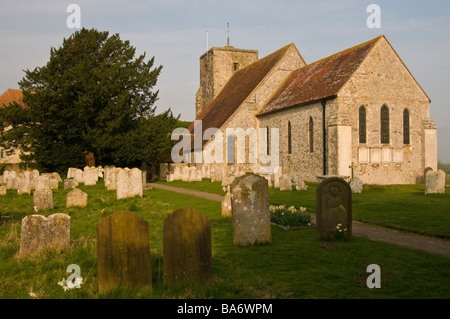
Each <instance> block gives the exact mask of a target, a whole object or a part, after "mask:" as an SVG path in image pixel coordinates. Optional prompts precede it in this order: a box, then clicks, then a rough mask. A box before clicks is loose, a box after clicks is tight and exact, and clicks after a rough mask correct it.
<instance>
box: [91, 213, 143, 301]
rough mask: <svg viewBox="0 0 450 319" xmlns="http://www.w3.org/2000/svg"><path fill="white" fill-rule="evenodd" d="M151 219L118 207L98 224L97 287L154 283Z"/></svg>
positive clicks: (102, 288) (106, 288)
mask: <svg viewBox="0 0 450 319" xmlns="http://www.w3.org/2000/svg"><path fill="white" fill-rule="evenodd" d="M148 236H149V233H148V223H147V222H146V221H145V220H144V219H143V218H142V217H141V216H138V215H136V214H134V213H132V212H129V211H118V212H115V213H113V214H111V215H109V216H107V217H105V218H103V219H102V220H101V221H100V223H98V225H97V267H98V280H97V281H98V290H99V293H100V294H103V293H106V292H108V291H109V290H111V289H114V288H117V287H119V286H143V285H149V286H151V284H152V268H151V259H150V258H151V257H150V242H149V237H148Z"/></svg>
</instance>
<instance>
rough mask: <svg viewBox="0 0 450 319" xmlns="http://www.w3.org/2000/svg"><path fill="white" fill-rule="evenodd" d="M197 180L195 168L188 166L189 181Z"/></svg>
mask: <svg viewBox="0 0 450 319" xmlns="http://www.w3.org/2000/svg"><path fill="white" fill-rule="evenodd" d="M196 180H197V169H196V168H195V167H194V166H192V167H189V182H195V181H196Z"/></svg>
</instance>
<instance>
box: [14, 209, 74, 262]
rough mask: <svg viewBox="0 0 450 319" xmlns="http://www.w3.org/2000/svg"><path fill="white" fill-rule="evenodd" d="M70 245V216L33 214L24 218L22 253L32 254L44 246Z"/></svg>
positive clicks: (56, 247) (21, 240) (63, 247)
mask: <svg viewBox="0 0 450 319" xmlns="http://www.w3.org/2000/svg"><path fill="white" fill-rule="evenodd" d="M69 246H70V216H69V215H67V214H53V215H50V216H48V217H44V216H42V215H31V216H27V217H25V218H24V219H22V227H21V232H20V252H19V253H20V255H21V256H24V255H31V254H34V253H37V252H38V251H40V250H41V249H44V248H55V249H65V248H68V247H69Z"/></svg>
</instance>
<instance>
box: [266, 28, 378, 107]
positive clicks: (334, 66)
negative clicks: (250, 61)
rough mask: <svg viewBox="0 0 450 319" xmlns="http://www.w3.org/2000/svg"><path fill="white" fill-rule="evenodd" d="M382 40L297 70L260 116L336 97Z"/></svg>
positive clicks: (362, 45) (361, 45) (356, 47)
mask: <svg viewBox="0 0 450 319" xmlns="http://www.w3.org/2000/svg"><path fill="white" fill-rule="evenodd" d="M381 37H383V36H379V37H377V38H375V39H372V40H370V41H368V42H365V43H362V44H359V45H357V46H354V47H352V48H349V49H347V50H344V51H341V52H339V53H336V54H334V55H331V56H329V57H327V58H324V59H322V60H319V61H317V62H314V63H311V64H308V65H306V66H304V67H302V68H300V69H297V70H295V71H294V72H292V74H291V75H290V76H289V77H288V78H287V79H286V81H285V82H284V84H283V85H282V86H281V87H280V88H279V89H278V90H277V92H276V93H275V94H274V96H273V97H272V98H271V99H270V100H269V102H268V103H267V105H266V106H265V108H264V109H263V110H262V111H261V112H260V114H259V115H266V114H269V113H273V112H277V111H280V110H283V109H286V108H290V107H293V106H298V105H302V104H307V103H312V102H316V101H320V100H322V99H326V98H331V97H335V96H336V95H337V93H338V91H339V90H340V88H341V87H342V86H343V85H344V84H345V83H347V81H348V80H349V79H350V77H351V76H352V74H353V73H354V72H355V71H356V69H357V68H358V66H359V65H360V64H361V63H362V61H363V60H364V58H365V57H366V56H367V54H368V53H369V52H370V50H371V49H372V48H373V46H374V45H375V43H376V42H377V41H378V40H379V39H380V38H381Z"/></svg>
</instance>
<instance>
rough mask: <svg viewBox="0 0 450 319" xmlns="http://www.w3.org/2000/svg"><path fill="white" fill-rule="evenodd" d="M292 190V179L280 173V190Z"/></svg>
mask: <svg viewBox="0 0 450 319" xmlns="http://www.w3.org/2000/svg"><path fill="white" fill-rule="evenodd" d="M291 190H292V179H291V177H290V176H289V175H287V174H282V175H281V176H280V191H291Z"/></svg>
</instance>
